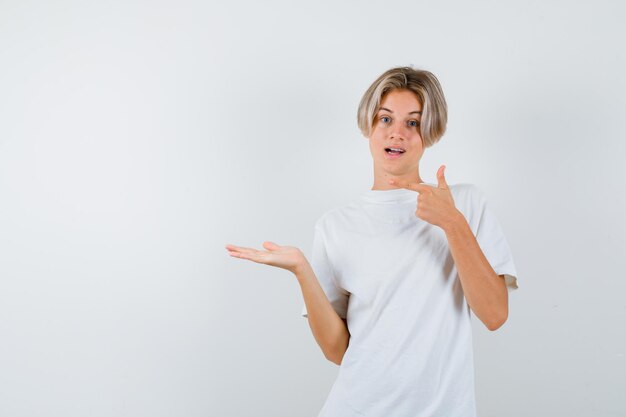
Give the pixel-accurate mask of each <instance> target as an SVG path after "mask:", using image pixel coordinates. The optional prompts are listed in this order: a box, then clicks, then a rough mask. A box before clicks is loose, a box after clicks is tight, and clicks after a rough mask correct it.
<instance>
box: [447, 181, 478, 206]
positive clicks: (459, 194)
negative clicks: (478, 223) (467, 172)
mask: <svg viewBox="0 0 626 417" xmlns="http://www.w3.org/2000/svg"><path fill="white" fill-rule="evenodd" d="M448 186H449V187H450V192H451V193H452V197H453V198H454V201H455V203H457V202H463V203H467V204H469V205H476V204H480V203H481V202H482V201H483V200H484V199H485V193H484V192H483V190H482V189H481V188H480V187H479V186H477V185H476V184H472V183H468V182H465V183H458V184H451V185H450V184H449V185H448ZM457 199H458V201H457Z"/></svg>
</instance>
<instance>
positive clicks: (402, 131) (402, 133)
mask: <svg viewBox="0 0 626 417" xmlns="http://www.w3.org/2000/svg"><path fill="white" fill-rule="evenodd" d="M407 130H408V129H407V128H405V127H404V126H395V127H394V129H393V130H392V131H391V134H390V135H389V139H402V140H404V139H406V137H407V135H408V133H407Z"/></svg>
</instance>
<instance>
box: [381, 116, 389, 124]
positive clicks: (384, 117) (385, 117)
mask: <svg viewBox="0 0 626 417" xmlns="http://www.w3.org/2000/svg"><path fill="white" fill-rule="evenodd" d="M389 118H390V117H389V116H383V117H381V118H380V120H383V119H389ZM383 123H387V122H385V121H384V120H383Z"/></svg>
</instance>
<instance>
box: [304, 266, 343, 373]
mask: <svg viewBox="0 0 626 417" xmlns="http://www.w3.org/2000/svg"><path fill="white" fill-rule="evenodd" d="M295 275H296V278H298V283H299V284H300V288H301V290H302V296H303V298H304V303H305V305H306V311H307V316H308V319H309V320H308V321H309V327H310V328H311V331H312V332H313V337H314V338H315V341H316V342H317V344H318V345H319V346H320V348H321V349H322V352H323V353H324V356H325V357H326V359H328V360H329V361H331V362H333V363H335V364H337V365H341V361H342V359H343V355H344V353H345V352H346V350H347V348H348V343H349V341H350V332H349V331H348V326H347V323H346V320H345V319H342V318H341V317H339V315H338V314H337V312H336V311H335V309H334V308H333V307H332V305H331V304H330V301H328V297H326V294H325V293H324V290H323V289H322V287H321V286H320V283H319V281H318V280H317V277H316V276H315V272H313V268H311V265H310V264H309V263H308V261H307V262H305V263H303V264H302V265H301V267H300V268H298V269H297V270H296V271H295Z"/></svg>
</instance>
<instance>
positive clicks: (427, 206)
mask: <svg viewBox="0 0 626 417" xmlns="http://www.w3.org/2000/svg"><path fill="white" fill-rule="evenodd" d="M445 168H446V166H445V165H442V166H441V167H439V170H438V171H437V187H433V186H431V185H427V184H419V183H416V182H408V181H400V180H396V179H390V180H389V184H393V185H397V186H398V187H400V188H406V189H407V190H413V191H417V192H418V193H419V195H418V196H417V210H416V211H415V215H416V216H417V217H419V218H420V219H422V220H424V221H427V222H428V223H430V224H434V225H435V226H439V227H441V228H442V229H444V230H445V229H446V228H447V227H448V226H450V225H452V224H453V223H454V222H455V221H456V219H457V218H458V216H459V215H461V216H462V214H461V212H460V211H459V210H458V209H457V208H456V206H455V205H454V199H453V198H452V192H451V191H450V189H449V188H448V183H447V182H446V178H445V176H444V174H443V171H444V170H445Z"/></svg>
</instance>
